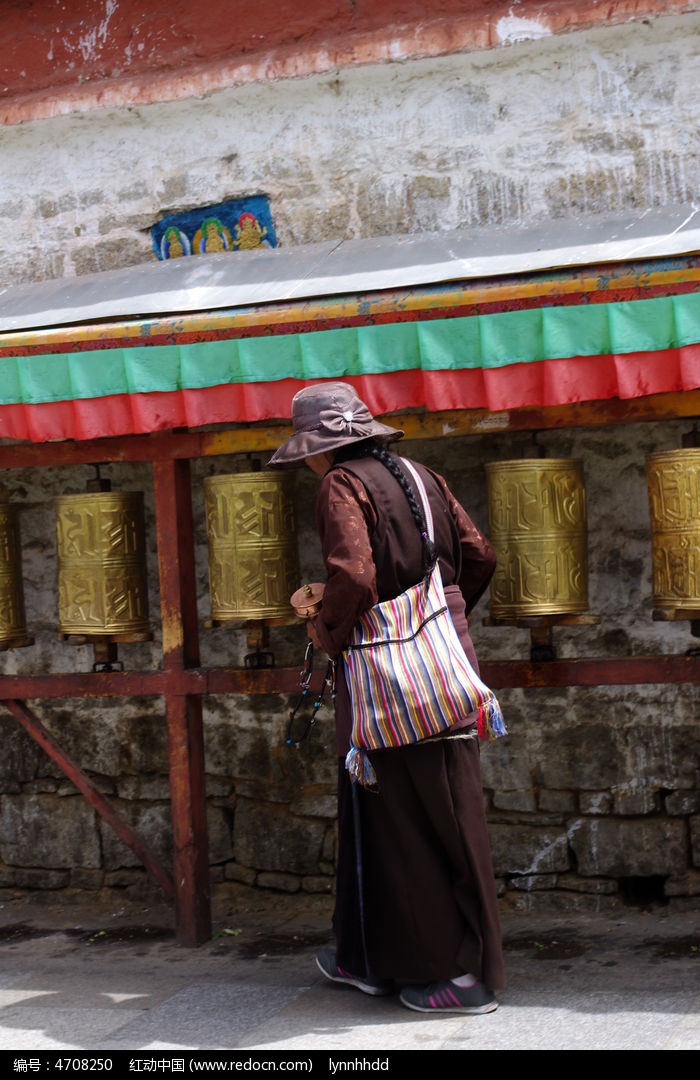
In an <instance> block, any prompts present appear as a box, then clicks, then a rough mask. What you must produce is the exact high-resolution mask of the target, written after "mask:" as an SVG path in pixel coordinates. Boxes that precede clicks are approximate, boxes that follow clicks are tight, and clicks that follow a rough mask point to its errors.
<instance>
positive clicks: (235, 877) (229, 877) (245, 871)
mask: <svg viewBox="0 0 700 1080" xmlns="http://www.w3.org/2000/svg"><path fill="white" fill-rule="evenodd" d="M256 877H257V872H256V871H255V870H252V869H251V868H250V867H249V866H241V865H240V863H234V862H230V863H227V864H226V868H225V878H226V881H239V882H240V883H241V884H242V885H254V884H255V879H256Z"/></svg>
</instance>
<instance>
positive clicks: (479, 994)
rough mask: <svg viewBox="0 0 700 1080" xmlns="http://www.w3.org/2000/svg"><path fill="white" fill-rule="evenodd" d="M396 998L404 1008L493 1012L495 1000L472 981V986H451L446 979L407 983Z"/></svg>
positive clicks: (452, 984)
mask: <svg viewBox="0 0 700 1080" xmlns="http://www.w3.org/2000/svg"><path fill="white" fill-rule="evenodd" d="M399 1001H400V1002H401V1004H402V1005H405V1006H406V1008H408V1009H415V1010H416V1012H426V1013H466V1014H468V1015H470V1016H471V1015H476V1014H478V1013H489V1012H494V1011H495V1010H496V1009H497V1008H498V1002H497V1001H496V998H495V997H494V996H493V994H492V993H491V992H490V991H489V990H487V989H486V987H485V986H482V985H481V983H475V984H474V986H455V984H454V983H452V982H450V981H449V980H448V979H446V980H445V981H444V982H438V983H432V984H431V985H430V986H407V987H405V988H404V989H403V990H402V991H401V995H400V997H399Z"/></svg>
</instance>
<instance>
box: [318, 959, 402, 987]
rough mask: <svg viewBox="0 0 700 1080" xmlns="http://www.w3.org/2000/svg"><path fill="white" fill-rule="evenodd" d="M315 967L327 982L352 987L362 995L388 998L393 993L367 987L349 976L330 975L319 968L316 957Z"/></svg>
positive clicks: (322, 968)
mask: <svg viewBox="0 0 700 1080" xmlns="http://www.w3.org/2000/svg"><path fill="white" fill-rule="evenodd" d="M316 967H317V968H318V970H319V971H320V972H321V974H322V975H323V976H324V977H325V978H326V979H328V981H329V982H332V983H337V984H338V986H353V987H355V989H356V990H359V991H360V992H361V993H363V994H368V995H369V996H370V997H388V996H389V995H390V994H393V993H395V991H394V990H390V989H389V988H388V987H386V988H385V987H383V986H369V985H368V984H367V983H363V982H362V981H361V980H360V979H353V978H352V976H350V975H330V974H329V973H328V972H327V971H326V969H325V968H324V967H322V966H321V964H320V963H319V961H318V957H316Z"/></svg>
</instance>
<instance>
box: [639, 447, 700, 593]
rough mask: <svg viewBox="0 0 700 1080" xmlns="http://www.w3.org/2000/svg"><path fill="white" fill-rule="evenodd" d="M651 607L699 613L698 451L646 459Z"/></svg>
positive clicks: (699, 471)
mask: <svg viewBox="0 0 700 1080" xmlns="http://www.w3.org/2000/svg"><path fill="white" fill-rule="evenodd" d="M647 489H648V495H649V517H650V521H651V564H652V593H653V602H654V606H655V607H656V608H659V609H662V610H667V611H669V612H670V611H680V612H683V611H688V612H697V611H698V610H700V449H697V448H693V449H687V450H668V451H663V452H661V453H658V454H649V455H648V457H647Z"/></svg>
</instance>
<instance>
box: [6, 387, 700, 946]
mask: <svg viewBox="0 0 700 1080" xmlns="http://www.w3.org/2000/svg"><path fill="white" fill-rule="evenodd" d="M698 417H700V391H691V392H685V393H679V394H663V395H656V396H650V397H646V398H639V399H635V400H633V401H626V402H623V401H620V400H618V399H611V400H609V401H602V402H594V403H580V404H577V405H571V406H565V407H563V406H559V407H556V408H551V409H546V408H532V409H519V410H514V411H512V412H509V413H497V414H492V413H487V412H485V411H483V410H474V411H463V412H456V413H455V412H450V413H444V412H443V413H420V414H418V413H408V414H406V415H402V416H399V417H392V420H391V422H392V423H394V424H396V425H397V426H400V427H401V428H402V429H403V430H404V431H405V433H406V438H407V439H409V440H420V439H438V438H445V437H455V436H468V435H480V436H483V435H491V434H498V433H499V432H512V431H527V430H531V431H536V430H539V429H545V428H557V427H559V428H561V427H598V426H606V425H609V424H627V423H639V422H648V421H657V420H658V421H662V420H679V419H681V420H682V419H688V420H693V421H695V420H696V419H697V418H698ZM288 434H289V427H288V425H282V424H280V425H273V424H271V425H248V426H241V427H227V428H225V429H221V430H219V431H208V432H196V431H182V432H180V431H169V432H157V433H154V434H151V435H146V436H130V437H129V438H128V439H112V438H106V439H98V440H90V441H87V440H86V441H81V442H72V441H65V442H58V443H41V444H38V443H31V444H30V443H15V444H6V445H2V446H0V469H3V470H12V469H24V468H33V467H36V468H41V467H48V466H52V467H56V466H61V465H65V466H67V467H71V466H75V465H81V464H95V463H97V462H99V463H106V462H149V463H151V465H152V468H153V483H154V497H155V510H156V533H157V546H158V572H159V580H160V592H161V620H162V631H163V663H162V669H159V670H152V671H145V672H132V671H119V670H99V671H93V672H91V673H79V674H76V673H61V674H55V675H31V676H23V675H4V676H0V702H2V703H3V704H4V705H5V707H6V708H7V709H8V710H9V711H10V713H11V714H12V715H13V716H14V717H15V718H16V719H17V720H18V722H19V723H20V724H21V725H22V726H23V727H24V729H25V731H27V732H28V734H29V735H31V737H32V738H34V739H35V740H36V741H37V742H38V743H39V745H40V746H42V747H43V749H44V750H45V751H46V752H47V753H48V754H49V755H50V756H51V757H52V759H53V760H54V761H55V762H56V763H57V764H58V765H59V767H60V768H61V769H62V771H63V772H64V773H65V775H66V776H67V777H68V778H69V779H70V780H71V781H72V782H73V783H74V784H75V785H76V787H77V788H78V790H80V791H81V792H82V794H83V795H84V796H85V797H86V798H87V799H89V801H90V803H91V805H93V807H94V808H95V809H96V810H97V812H99V813H100V814H101V815H102V816H103V817H104V819H105V820H106V821H107V822H108V823H109V824H110V825H111V826H112V827H113V828H115V830H116V831H117V833H118V835H119V836H120V838H121V839H122V840H123V841H124V842H125V843H127V844H129V845H130V846H131V847H132V849H133V850H134V851H135V852H136V853H137V854H138V855H139V857H140V858H141V859H142V861H143V863H144V866H145V867H146V869H147V870H148V872H149V873H150V874H151V875H152V877H153V878H154V879H155V880H156V881H157V882H158V884H159V885H160V886H161V887H162V888H163V890H164V892H165V894H166V895H167V896H171V897H174V900H175V911H176V936H177V940H178V941H179V942H180V943H181V944H183V945H190V946H195V945H199V944H201V943H203V942H204V941H206V940H208V939H209V938H210V936H211V898H210V882H209V866H208V837H207V825H206V820H207V819H206V791H205V768H204V742H203V726H202V706H203V699H204V697H205V696H206V695H221V694H269V693H289V694H294V693H296V692H297V691H298V689H299V672H298V670H297V669H296V668H294V669H288V668H282V669H280V668H202V667H201V665H200V657H199V628H198V623H197V605H196V590H195V567H194V523H193V519H192V493H191V479H190V466H191V461H193V460H196V459H198V458H201V457H212V456H222V455H234V454H243V453H255V452H266V451H271V450H273V449H274V448H275V447H276V446H278V445H279V443H280V442H281V441H283V439H284V438H285V437H286V436H287V435H288ZM482 673H483V676H484V678H485V680H486V682H487V683H489V684H490V685H492V686H493V687H494V688H495V689H503V688H505V687H551V686H558V687H563V686H595V685H634V684H639V683H666V684H668V683H678V684H680V683H698V682H700V656H698V655H695V652H694V650H688V653H687V654H686V655H684V656H649V657H632V658H610V657H601V658H594V659H580V660H579V659H575V660H557V659H555V658H553V659H549V660H544V661H537V662H535V661H533V660H532V659H531V660H530V661H517V660H512V661H495V662H485V663H483V664H482ZM321 677H322V673H319V678H321ZM135 695H139V696H143V695H153V696H156V697H159V698H161V699H162V700H163V702H164V707H165V716H166V722H167V733H168V767H169V776H170V793H171V805H172V816H173V838H174V856H173V859H174V866H173V873H172V875H170V874H168V872H167V871H166V870H165V869H164V868H163V867H162V866H160V864H159V863H158V861H157V860H156V859H155V858H154V857H153V855H152V853H151V852H150V851H149V850H148V848H147V846H146V845H145V844H144V843H143V841H142V840H141V839H140V838H139V837H138V836H137V834H136V833H134V831H133V830H131V829H130V827H129V826H128V824H127V823H126V822H124V820H123V819H122V818H121V817H120V816H119V815H117V814H116V813H115V812H114V810H113V809H112V808H111V807H110V806H109V804H108V802H107V801H106V800H105V799H104V798H103V796H102V795H101V794H100V793H99V792H98V791H97V789H96V788H95V787H94V785H93V784H92V783H91V782H90V780H89V778H88V777H86V776H85V775H84V774H83V773H82V772H81V770H80V769H79V768H78V767H77V766H76V765H75V763H74V762H72V761H71V760H70V759H69V758H68V756H67V755H66V754H64V752H63V751H62V750H61V748H60V746H59V745H58V743H57V742H56V740H55V739H54V738H53V736H51V735H50V733H49V732H48V731H47V730H46V728H45V727H44V726H43V725H42V724H41V722H40V721H39V719H38V718H37V717H36V716H34V715H33V713H32V712H31V711H30V710H29V709H28V708H27V706H26V704H25V703H24V699H35V700H36V699H51V698H74V699H78V700H79V699H85V698H93V697H130V696H135Z"/></svg>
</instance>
